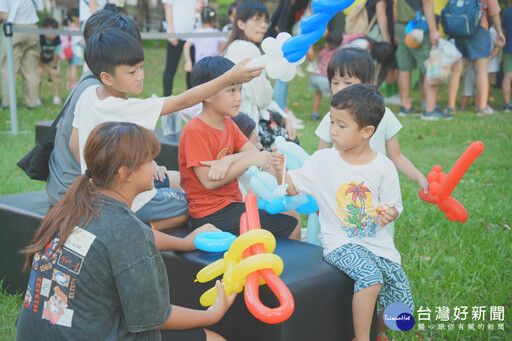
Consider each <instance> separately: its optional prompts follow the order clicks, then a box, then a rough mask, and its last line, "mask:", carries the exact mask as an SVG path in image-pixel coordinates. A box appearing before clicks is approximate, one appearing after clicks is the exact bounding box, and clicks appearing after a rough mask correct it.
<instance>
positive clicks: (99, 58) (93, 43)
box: [84, 28, 144, 79]
mask: <svg viewBox="0 0 512 341" xmlns="http://www.w3.org/2000/svg"><path fill="white" fill-rule="evenodd" d="M84 57H85V61H86V62H87V65H88V66H89V68H90V69H91V71H92V73H93V74H94V75H95V76H96V77H97V78H98V79H100V74H101V73H102V72H107V73H109V74H111V75H113V74H114V71H115V68H116V67H117V66H119V65H129V66H133V65H136V64H137V63H140V62H142V61H144V51H143V49H142V45H141V44H140V43H139V42H138V41H137V39H135V38H134V37H133V36H131V35H129V34H128V33H126V32H123V31H121V30H118V29H117V28H109V29H106V30H103V31H101V32H99V33H95V34H93V35H92V36H90V37H89V40H88V41H87V44H85V54H84Z"/></svg>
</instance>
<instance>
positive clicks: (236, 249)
mask: <svg viewBox="0 0 512 341" xmlns="http://www.w3.org/2000/svg"><path fill="white" fill-rule="evenodd" d="M258 243H262V244H263V245H264V246H265V251H266V252H267V253H263V254H258V255H253V256H251V257H249V258H246V259H243V252H244V250H246V249H247V248H249V247H250V246H252V245H254V244H258ZM275 248H276V239H275V238H274V236H273V235H272V233H270V232H269V231H267V230H252V231H248V232H246V233H244V234H242V235H241V236H240V237H238V238H237V239H235V241H234V242H233V244H231V247H230V248H229V250H228V251H226V252H225V253H224V258H223V259H219V260H218V261H216V262H213V263H211V264H209V265H207V266H205V267H204V268H203V269H201V271H199V272H198V273H197V276H196V280H197V281H198V282H201V283H205V282H208V281H211V280H212V279H214V278H215V277H218V276H220V275H222V274H224V276H223V282H222V284H223V286H224V291H225V292H226V295H230V294H231V293H232V292H233V291H235V292H237V293H238V292H241V291H242V290H243V289H244V285H245V277H246V276H247V275H248V274H250V273H252V272H254V271H257V270H261V269H272V270H274V272H275V273H276V274H277V275H278V276H279V275H280V274H281V273H282V272H283V267H284V265H283V261H282V260H281V258H279V256H277V255H275V254H273V253H272V252H274V250H275ZM262 281H263V280H262V279H261V280H260V284H263V283H264V282H262ZM216 298H217V288H216V287H213V288H211V289H209V290H207V291H206V292H205V293H204V294H202V295H201V298H200V299H199V302H200V303H201V305H203V306H205V307H208V306H211V305H212V304H213V303H214V302H215V300H216Z"/></svg>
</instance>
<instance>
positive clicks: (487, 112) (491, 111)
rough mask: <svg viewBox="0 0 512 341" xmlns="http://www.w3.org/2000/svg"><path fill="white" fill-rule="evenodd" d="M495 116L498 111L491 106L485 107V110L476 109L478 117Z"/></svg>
mask: <svg viewBox="0 0 512 341" xmlns="http://www.w3.org/2000/svg"><path fill="white" fill-rule="evenodd" d="M494 114H496V110H494V109H493V108H491V107H490V106H487V107H485V109H476V116H488V115H494Z"/></svg>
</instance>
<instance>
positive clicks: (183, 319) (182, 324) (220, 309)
mask: <svg viewBox="0 0 512 341" xmlns="http://www.w3.org/2000/svg"><path fill="white" fill-rule="evenodd" d="M215 286H216V287H217V291H218V295H217V299H216V300H215V303H214V304H213V305H212V306H211V307H210V308H208V309H207V310H196V309H190V308H185V307H180V306H175V305H173V306H172V311H171V315H170V316H169V318H168V319H167V321H165V323H164V324H162V325H161V326H160V327H158V328H156V329H174V330H183V329H191V328H197V327H205V326H210V325H212V324H215V323H217V322H218V321H220V319H221V318H222V317H223V316H224V314H225V313H226V311H227V310H228V309H229V307H231V305H232V304H233V302H234V301H235V297H236V293H235V292H234V293H232V294H231V295H229V297H226V293H225V291H224V287H223V286H222V284H221V283H220V281H219V280H217V282H216V283H215Z"/></svg>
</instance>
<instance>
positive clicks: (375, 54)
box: [370, 41, 396, 87]
mask: <svg viewBox="0 0 512 341" xmlns="http://www.w3.org/2000/svg"><path fill="white" fill-rule="evenodd" d="M370 53H371V55H372V58H373V59H374V60H375V61H376V62H377V69H378V71H377V79H376V80H375V85H376V86H377V87H379V86H380V85H381V84H382V82H383V81H384V79H385V78H386V76H387V75H388V71H389V70H390V69H394V68H395V64H396V62H395V48H394V47H393V45H391V44H390V43H386V42H375V41H374V42H372V43H371V47H370Z"/></svg>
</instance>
